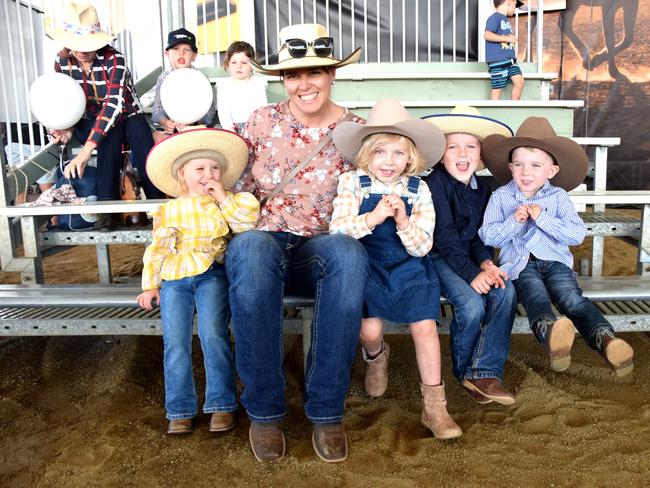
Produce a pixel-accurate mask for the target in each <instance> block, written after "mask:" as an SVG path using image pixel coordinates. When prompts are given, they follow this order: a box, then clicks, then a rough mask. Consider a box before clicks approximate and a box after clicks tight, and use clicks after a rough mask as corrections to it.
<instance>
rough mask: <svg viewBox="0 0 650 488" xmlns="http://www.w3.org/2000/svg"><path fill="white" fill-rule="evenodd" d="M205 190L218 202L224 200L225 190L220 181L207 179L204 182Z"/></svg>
mask: <svg viewBox="0 0 650 488" xmlns="http://www.w3.org/2000/svg"><path fill="white" fill-rule="evenodd" d="M205 191H206V192H207V194H208V195H211V196H212V197H214V199H215V200H216V201H217V202H219V203H223V202H225V201H226V197H227V195H226V190H225V189H224V187H223V183H221V181H218V180H209V181H208V182H207V183H206V184H205Z"/></svg>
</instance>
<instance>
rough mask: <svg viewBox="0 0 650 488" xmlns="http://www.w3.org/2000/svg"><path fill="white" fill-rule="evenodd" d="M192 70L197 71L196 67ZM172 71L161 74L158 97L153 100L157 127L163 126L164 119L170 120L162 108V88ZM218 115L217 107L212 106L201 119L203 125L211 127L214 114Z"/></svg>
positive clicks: (152, 111)
mask: <svg viewBox="0 0 650 488" xmlns="http://www.w3.org/2000/svg"><path fill="white" fill-rule="evenodd" d="M181 69H185V68H181ZM190 69H196V68H195V67H194V66H190ZM172 71H174V70H172V69H169V70H167V71H163V72H162V73H160V76H159V77H158V81H156V96H155V97H154V99H153V107H152V109H151V121H152V122H153V123H154V124H156V125H161V121H162V119H169V116H168V115H167V112H165V109H164V108H163V106H162V100H161V99H160V87H161V86H162V84H163V81H165V78H167V77H168V76H169V74H170V73H171V72H172ZM216 113H217V108H216V106H215V105H214V103H212V104H210V109H209V110H208V111H207V113H206V114H205V115H204V116H203V117H202V118H201V123H202V124H205V125H208V126H209V125H211V124H212V119H214V114H216ZM196 123H198V122H196Z"/></svg>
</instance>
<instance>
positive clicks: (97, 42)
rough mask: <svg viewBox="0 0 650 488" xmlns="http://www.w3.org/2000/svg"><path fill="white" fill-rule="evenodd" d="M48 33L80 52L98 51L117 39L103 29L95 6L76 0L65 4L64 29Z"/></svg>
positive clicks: (69, 47) (65, 45) (64, 45)
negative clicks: (76, 0)
mask: <svg viewBox="0 0 650 488" xmlns="http://www.w3.org/2000/svg"><path fill="white" fill-rule="evenodd" d="M47 35H48V36H49V37H51V38H52V39H53V40H55V41H57V42H59V43H61V44H63V47H66V48H68V49H71V50H72V51H80V52H90V51H97V50H98V49H100V48H102V47H104V46H106V45H107V44H109V43H110V42H112V41H113V40H114V39H115V36H114V35H113V34H109V33H107V32H104V31H103V30H101V27H100V25H99V17H98V16H97V10H95V7H93V6H92V5H88V4H85V3H76V2H70V3H68V4H67V5H66V6H65V16H64V20H63V29H56V30H50V31H48V32H47Z"/></svg>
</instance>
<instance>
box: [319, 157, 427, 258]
mask: <svg viewBox="0 0 650 488" xmlns="http://www.w3.org/2000/svg"><path fill="white" fill-rule="evenodd" d="M360 175H368V173H366V172H365V171H363V170H360V169H357V170H356V171H350V172H348V173H344V174H342V175H341V176H340V177H339V185H338V196H337V197H336V198H335V199H334V213H333V214H332V222H331V223H330V234H347V235H349V236H352V237H354V238H355V239H361V238H362V237H363V236H366V235H368V234H372V230H371V229H370V228H368V225H367V224H366V218H365V216H366V214H361V215H359V209H360V208H361V203H362V201H363V198H364V195H366V194H368V193H379V194H382V195H390V194H395V195H399V196H400V197H407V198H412V196H413V194H412V193H409V191H408V176H402V177H401V178H400V179H399V180H397V181H395V182H393V183H390V184H388V185H387V184H385V183H383V182H381V181H379V180H378V179H376V178H374V177H372V176H371V175H368V176H370V180H371V181H372V184H371V185H370V187H369V188H361V182H360V179H359V176H360ZM409 222H410V223H409V225H408V227H407V228H406V229H404V230H399V229H398V230H397V235H398V236H399V238H400V240H401V241H402V244H403V245H404V248H405V249H406V252H408V253H409V254H410V255H411V256H425V255H426V254H427V253H428V252H429V251H430V250H431V246H433V229H434V227H435V224H436V213H435V210H434V209H433V202H432V201H431V192H430V191H429V187H428V186H427V184H426V183H425V182H424V181H422V180H420V186H419V187H418V192H417V194H416V195H415V199H414V201H413V206H412V208H411V215H410V217H409Z"/></svg>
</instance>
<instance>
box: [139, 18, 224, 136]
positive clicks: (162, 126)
mask: <svg viewBox="0 0 650 488" xmlns="http://www.w3.org/2000/svg"><path fill="white" fill-rule="evenodd" d="M197 52H198V49H197V47H196V37H195V36H194V34H192V33H191V32H190V31H188V30H187V29H183V28H181V29H177V30H175V31H172V32H170V33H169V35H168V36H167V47H166V48H165V56H167V59H168V60H169V62H170V63H171V65H172V68H171V69H170V70H167V71H164V72H163V73H161V74H160V76H159V77H158V81H157V82H156V96H155V98H154V101H153V109H152V112H151V120H152V122H153V123H154V124H155V125H156V129H157V130H156V131H155V132H154V134H153V138H154V140H155V141H156V142H159V141H161V140H163V139H164V138H165V137H168V136H169V135H171V134H173V133H174V132H176V131H181V130H183V129H184V128H185V125H186V124H184V123H182V122H180V121H176V120H173V119H171V118H170V117H169V115H168V114H167V113H166V112H165V108H164V107H163V104H162V98H161V95H160V91H161V87H162V84H163V81H165V79H166V78H167V77H168V76H169V75H170V74H171V73H172V72H173V71H175V70H177V69H183V68H191V69H194V67H193V66H192V63H193V62H194V60H195V59H196V53H197ZM215 113H216V108H215V107H214V104H210V107H209V110H208V111H207V112H206V114H205V115H204V116H203V117H202V118H201V123H202V124H204V125H206V126H209V125H211V124H212V119H213V118H214V114H215Z"/></svg>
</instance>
